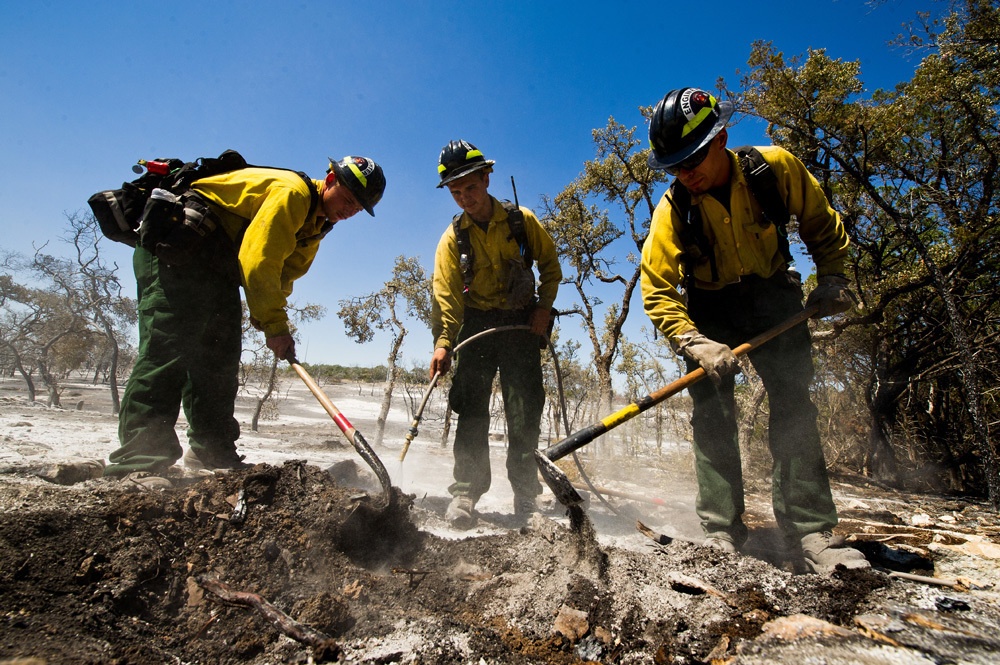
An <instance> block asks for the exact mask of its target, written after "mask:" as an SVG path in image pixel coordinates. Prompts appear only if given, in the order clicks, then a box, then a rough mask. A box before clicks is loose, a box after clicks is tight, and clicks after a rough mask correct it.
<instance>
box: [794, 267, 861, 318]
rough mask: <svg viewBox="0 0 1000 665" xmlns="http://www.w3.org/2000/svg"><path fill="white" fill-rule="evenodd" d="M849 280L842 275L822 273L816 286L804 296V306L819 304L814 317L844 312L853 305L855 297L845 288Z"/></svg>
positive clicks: (855, 300)
mask: <svg viewBox="0 0 1000 665" xmlns="http://www.w3.org/2000/svg"><path fill="white" fill-rule="evenodd" d="M850 283H851V282H850V281H849V280H848V279H847V278H846V277H844V276H843V275H823V276H822V277H820V278H819V279H817V280H816V288H815V289H813V290H812V293H810V294H809V297H808V298H806V307H811V306H812V305H817V306H819V312H817V313H816V314H815V315H813V317H812V318H814V319H822V318H823V317H825V316H833V315H834V314H840V313H841V312H846V311H847V310H849V309H851V307H853V306H854V303H855V302H857V298H856V297H855V296H854V294H853V293H851V290H850V289H849V288H847V285H848V284H850Z"/></svg>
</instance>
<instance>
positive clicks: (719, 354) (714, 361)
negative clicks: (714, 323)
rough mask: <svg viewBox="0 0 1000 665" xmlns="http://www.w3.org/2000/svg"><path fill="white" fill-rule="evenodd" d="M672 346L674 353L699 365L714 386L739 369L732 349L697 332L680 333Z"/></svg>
mask: <svg viewBox="0 0 1000 665" xmlns="http://www.w3.org/2000/svg"><path fill="white" fill-rule="evenodd" d="M672 345H673V347H674V350H675V351H677V352H678V353H682V354H684V355H685V356H686V357H688V358H690V359H691V360H694V361H695V362H697V363H698V364H699V365H701V368H702V369H703V370H705V374H707V375H708V378H710V379H712V383H714V384H715V385H719V384H720V383H722V377H724V376H729V375H730V374H734V373H735V372H736V370H737V369H739V366H740V365H739V363H738V362H737V361H736V356H734V355H733V351H732V349H730V348H729V347H728V346H726V345H725V344H720V343H719V342H714V341H712V340H710V339H709V338H707V337H705V336H704V335H702V334H701V333H700V332H698V331H697V330H688V331H687V332H683V333H681V334H680V335H678V336H677V337H676V338H675V339H674V341H673V342H672Z"/></svg>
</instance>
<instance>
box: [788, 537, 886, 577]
mask: <svg viewBox="0 0 1000 665" xmlns="http://www.w3.org/2000/svg"><path fill="white" fill-rule="evenodd" d="M801 542H802V556H803V557H805V560H806V565H807V566H809V569H810V570H812V572H814V573H820V574H827V573H832V572H833V571H834V570H836V569H837V566H843V567H844V568H855V569H856V568H870V567H871V564H870V563H868V560H867V559H865V556H864V555H863V554H862V553H861V552H859V551H858V550H856V549H854V548H853V547H847V546H846V544H845V543H846V541H845V540H844V537H843V536H835V535H833V534H832V533H831V532H829V531H821V532H819V533H810V534H809V535H808V536H803V538H802V541H801Z"/></svg>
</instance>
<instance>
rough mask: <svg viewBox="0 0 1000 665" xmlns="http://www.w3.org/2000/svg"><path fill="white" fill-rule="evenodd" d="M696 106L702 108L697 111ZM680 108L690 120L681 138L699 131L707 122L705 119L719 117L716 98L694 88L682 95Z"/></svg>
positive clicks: (682, 131)
mask: <svg viewBox="0 0 1000 665" xmlns="http://www.w3.org/2000/svg"><path fill="white" fill-rule="evenodd" d="M696 105H697V106H698V107H700V108H699V110H697V111H695V106H696ZM680 106H681V113H683V114H684V117H685V118H687V119H688V121H687V122H686V123H685V124H684V128H683V129H682V130H681V138H683V137H685V136H687V135H688V134H690V133H691V132H693V131H694V130H695V129H697V128H698V127H699V126H700V125H701V123H702V122H704V121H705V118H708V117H714V116H717V115H718V112H717V111H716V110H715V97H713V96H712V95H710V94H708V93H706V92H705V91H704V90H697V89H694V88H689V89H687V90H685V91H684V92H683V93H681V98H680Z"/></svg>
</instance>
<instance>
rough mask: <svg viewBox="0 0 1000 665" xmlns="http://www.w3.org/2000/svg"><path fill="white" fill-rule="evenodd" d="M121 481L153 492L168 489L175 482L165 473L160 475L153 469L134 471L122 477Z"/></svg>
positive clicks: (132, 486)
mask: <svg viewBox="0 0 1000 665" xmlns="http://www.w3.org/2000/svg"><path fill="white" fill-rule="evenodd" d="M121 482H122V483H124V484H125V485H127V486H128V487H131V488H132V489H135V490H139V491H144V492H152V491H156V490H168V489H171V488H173V486H174V484H173V482H171V481H170V480H169V479H168V478H166V477H165V474H164V475H158V474H157V473H156V472H153V471H133V472H132V473H130V474H128V475H126V476H124V477H122V479H121Z"/></svg>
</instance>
